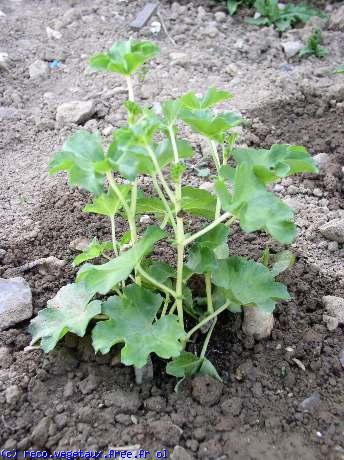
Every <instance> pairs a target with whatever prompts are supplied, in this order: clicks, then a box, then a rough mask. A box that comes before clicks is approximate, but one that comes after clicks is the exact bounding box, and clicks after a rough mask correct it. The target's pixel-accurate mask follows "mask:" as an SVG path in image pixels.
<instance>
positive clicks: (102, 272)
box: [77, 226, 165, 294]
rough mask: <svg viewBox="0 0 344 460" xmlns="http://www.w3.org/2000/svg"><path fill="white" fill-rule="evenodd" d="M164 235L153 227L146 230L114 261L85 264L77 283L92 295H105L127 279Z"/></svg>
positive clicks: (157, 228)
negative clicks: (83, 285)
mask: <svg viewBox="0 0 344 460" xmlns="http://www.w3.org/2000/svg"><path fill="white" fill-rule="evenodd" d="M164 236H165V233H164V232H163V231H162V230H161V229H160V228H159V227H155V226H151V227H149V228H147V230H146V231H145V233H144V234H143V236H142V238H140V239H139V240H138V241H137V242H136V243H135V244H134V245H133V247H132V248H130V249H129V250H128V251H126V252H123V253H122V254H120V255H119V256H118V257H116V259H113V260H111V261H110V262H107V263H105V264H103V265H92V264H85V265H83V266H82V268H81V269H80V270H79V272H78V275H77V281H78V282H80V281H83V282H84V283H85V284H86V286H87V288H88V289H89V290H90V291H91V292H93V293H94V294H95V293H96V292H98V293H99V294H107V293H108V292H109V291H110V290H111V289H112V288H113V287H115V286H116V284H118V283H119V282H120V281H123V280H125V279H127V278H128V276H129V275H130V273H131V272H132V270H133V269H134V267H135V265H137V264H138V263H139V262H140V260H141V259H142V257H143V256H144V255H146V254H147V253H149V252H150V251H151V250H152V248H153V246H154V244H155V243H156V242H157V241H159V240H161V239H162V238H163V237H164Z"/></svg>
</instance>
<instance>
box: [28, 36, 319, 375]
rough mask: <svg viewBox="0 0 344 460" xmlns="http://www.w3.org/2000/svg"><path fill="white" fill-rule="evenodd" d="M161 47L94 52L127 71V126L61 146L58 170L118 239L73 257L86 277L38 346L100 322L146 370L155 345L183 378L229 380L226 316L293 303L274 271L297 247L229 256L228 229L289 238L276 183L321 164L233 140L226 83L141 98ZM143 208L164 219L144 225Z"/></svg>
mask: <svg viewBox="0 0 344 460" xmlns="http://www.w3.org/2000/svg"><path fill="white" fill-rule="evenodd" d="M158 51H159V49H158V47H157V46H156V45H155V44H153V43H151V42H146V41H144V42H138V41H119V42H117V43H115V44H114V45H113V46H112V47H111V49H110V50H109V51H108V52H106V53H100V54H96V55H94V56H92V57H91V59H90V65H91V66H92V67H93V68H95V69H97V70H100V71H108V72H116V73H118V74H120V75H122V76H123V78H124V79H125V81H126V83H127V87H128V100H127V101H126V102H125V103H124V105H125V107H126V109H127V111H128V121H127V124H126V125H125V126H123V127H122V128H119V129H116V130H115V132H114V133H113V138H112V142H111V144H110V146H109V147H108V148H107V149H104V147H103V146H102V142H101V138H100V135H99V134H98V133H89V132H87V131H83V130H81V131H77V132H76V133H74V134H73V135H71V136H70V137H69V138H68V139H67V140H66V141H65V143H64V144H63V147H62V149H61V150H60V151H59V152H57V153H56V155H55V157H54V158H53V160H52V161H51V163H50V173H52V174H55V173H57V172H59V171H67V173H68V175H69V182H70V184H71V186H74V187H75V186H77V187H80V188H82V189H84V190H87V191H88V192H90V193H91V194H93V200H92V201H91V202H90V203H89V204H88V205H87V206H86V207H85V208H84V211H85V212H88V213H95V214H100V215H105V216H107V218H108V219H109V227H110V228H111V233H112V239H111V241H105V242H102V241H98V240H97V239H94V240H93V241H92V243H91V244H90V245H89V247H88V248H87V249H86V250H85V251H84V252H83V253H81V254H80V255H78V256H77V257H76V258H75V260H74V266H75V267H76V266H78V267H79V266H80V268H79V271H78V274H77V276H76V281H75V283H72V284H68V285H66V286H63V287H62V288H61V289H60V290H59V291H58V293H57V294H56V296H55V297H54V298H53V299H51V300H50V301H48V305H47V308H45V309H43V310H41V311H40V312H39V314H38V316H37V317H36V318H34V319H33V320H32V321H31V325H30V332H31V334H32V344H35V343H38V342H39V343H40V345H41V347H42V349H43V350H44V351H45V352H49V351H51V350H53V349H54V348H55V346H56V345H57V343H58V342H59V341H60V340H61V339H62V338H63V337H64V336H65V335H66V334H67V333H69V332H71V333H74V334H76V335H78V336H80V337H82V336H84V335H85V333H86V329H87V328H88V327H90V328H92V343H93V347H94V349H95V352H100V353H108V352H109V351H110V350H111V348H112V347H113V346H114V345H116V344H122V348H121V362H122V363H123V364H125V365H128V366H129V365H132V366H135V367H136V368H142V367H143V366H144V365H145V364H146V362H147V359H148V358H149V356H150V354H151V353H155V354H156V355H158V356H159V357H160V358H163V359H166V360H170V361H169V362H168V364H167V372H168V373H169V374H171V375H174V376H176V377H178V378H184V377H188V376H191V375H193V374H195V373H205V374H209V375H211V376H213V377H214V378H217V379H220V376H219V375H218V373H217V371H216V369H215V367H214V366H213V365H212V364H211V362H210V361H209V360H208V359H207V358H206V350H207V346H208V343H209V340H210V338H211V335H212V333H213V331H214V328H215V324H216V321H217V320H218V318H219V317H220V315H221V314H222V313H225V312H228V311H231V312H240V311H241V310H242V307H251V308H258V309H261V310H263V311H264V312H272V311H273V310H274V308H275V305H276V303H277V302H279V301H287V300H288V299H289V294H288V291H287V288H286V286H284V285H283V284H282V283H280V282H278V281H276V280H275V277H276V276H277V275H278V274H279V273H280V272H281V271H283V270H285V269H286V268H287V267H288V266H289V265H290V264H291V263H292V260H293V257H292V255H291V254H290V253H289V252H288V251H283V252H281V253H280V254H277V255H275V256H274V257H271V256H270V255H269V253H268V251H264V254H263V256H262V259H261V262H256V261H254V260H250V259H246V258H244V257H238V256H235V255H233V254H231V253H230V250H229V246H228V237H229V235H230V227H231V225H232V224H233V223H234V222H236V223H238V224H239V225H240V227H241V229H242V230H243V231H244V232H248V233H251V232H256V231H263V232H266V233H267V234H269V235H270V236H271V237H272V238H273V239H275V240H277V241H279V242H280V243H282V244H289V243H291V242H292V241H293V240H294V238H295V236H296V226H295V224H294V222H293V211H292V210H291V209H290V208H289V207H288V206H287V205H286V204H285V203H284V202H283V201H281V200H280V199H279V198H278V197H277V196H275V195H274V194H273V193H271V192H270V191H268V189H267V188H268V187H269V186H270V185H271V184H273V183H274V182H276V181H278V180H280V179H281V178H283V177H286V176H290V175H293V174H296V173H301V172H308V173H315V172H317V168H316V166H315V164H314V161H313V160H312V158H311V157H310V155H309V154H308V152H307V150H306V149H305V148H304V147H299V146H292V145H287V144H281V145H273V146H272V147H271V148H270V149H269V150H265V149H253V148H235V143H236V139H237V133H236V132H235V130H234V128H235V127H236V126H238V125H239V124H240V123H241V119H240V117H239V116H238V115H236V114H235V113H233V112H228V111H223V112H218V111H216V112H215V111H214V107H215V106H216V105H218V104H220V103H222V102H224V101H228V100H229V99H230V98H231V94H229V93H228V92H227V91H222V90H219V89H216V88H209V89H208V90H207V91H206V93H205V94H204V95H203V96H202V97H198V96H196V94H195V93H193V92H189V93H187V94H184V95H183V96H181V97H179V98H177V99H175V100H167V101H164V102H162V103H161V111H159V113H157V112H156V111H154V110H153V109H148V108H145V107H142V106H141V105H139V104H138V103H137V102H135V98H134V90H133V84H132V78H131V77H132V75H133V73H134V72H135V71H136V70H137V69H138V68H139V67H140V66H142V65H143V64H144V63H146V62H147V61H148V60H150V59H152V58H154V56H155V55H156V54H157V53H158ZM182 123H183V124H185V125H187V126H188V127H189V128H191V129H192V130H193V131H194V132H196V133H198V134H199V135H201V136H203V137H204V138H205V139H206V140H207V141H208V144H209V152H210V157H211V158H212V162H213V171H215V172H214V174H213V176H212V178H213V183H214V193H210V192H209V191H206V190H202V189H200V188H197V187H191V186H189V185H187V184H186V183H185V172H186V170H187V167H188V164H189V161H190V160H191V158H192V157H193V154H194V152H193V149H192V146H191V145H190V144H189V142H188V141H187V140H185V139H182V138H181V136H180V129H179V128H180V125H181V124H182ZM230 158H231V162H230V163H231V164H229V161H228V160H229V159H230ZM189 167H191V166H189ZM142 175H145V176H146V177H147V176H148V177H150V181H151V186H152V189H153V190H154V194H147V193H146V192H145V191H144V190H141V189H140V187H139V178H140V176H142ZM118 214H120V215H122V216H125V218H126V221H127V223H128V227H129V230H128V231H127V232H125V233H124V234H123V235H118V234H117V231H116V215H118ZM142 214H151V215H152V216H154V218H155V221H156V222H157V225H149V226H147V228H146V230H145V231H144V232H143V233H142V232H141V231H140V229H139V227H138V222H139V220H140V216H141V215H142ZM192 216H194V217H196V218H202V221H204V219H206V220H207V222H208V223H206V224H205V225H203V226H201V224H199V226H200V228H199V230H197V231H195V232H190V231H189V230H188V228H187V225H186V224H187V222H188V221H189V220H190V217H192ZM161 240H165V242H167V243H168V244H170V245H171V247H172V248H175V253H176V264H175V266H172V265H169V264H167V263H166V262H164V261H162V260H157V259H156V258H153V257H151V254H152V252H153V250H154V247H155V245H156V244H158V243H159V242H160V241H161ZM92 261H93V263H92ZM193 275H197V276H199V277H202V278H203V281H204V296H203V297H202V298H197V297H196V296H194V294H195V293H193V292H192V291H191V289H190V278H191V277H192V276H193ZM197 294H199V293H197ZM196 332H198V333H204V334H205V338H204V343H203V346H202V347H201V350H200V352H199V354H197V355H196V354H194V353H191V352H190V351H188V344H189V342H190V340H191V339H192V338H193V336H194V334H195V333H196Z"/></svg>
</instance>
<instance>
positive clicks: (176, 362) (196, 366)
mask: <svg viewBox="0 0 344 460" xmlns="http://www.w3.org/2000/svg"><path fill="white" fill-rule="evenodd" d="M166 373H167V374H169V375H173V376H174V377H177V378H188V377H192V376H193V375H195V374H203V375H204V374H206V375H209V376H210V377H213V378H214V379H216V380H219V381H220V382H222V379H221V377H220V376H219V374H218V372H217V370H216V369H215V367H214V365H213V364H212V363H211V362H210V361H209V360H208V359H207V358H198V357H197V356H195V355H194V354H193V353H190V352H188V351H182V352H181V354H180V355H179V356H178V357H177V358H175V359H173V360H172V361H170V362H169V363H167V366H166Z"/></svg>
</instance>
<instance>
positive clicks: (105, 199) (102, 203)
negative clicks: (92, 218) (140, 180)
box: [83, 184, 131, 217]
mask: <svg viewBox="0 0 344 460" xmlns="http://www.w3.org/2000/svg"><path fill="white" fill-rule="evenodd" d="M117 187H118V188H119V190H120V191H121V193H122V195H123V198H126V197H127V196H128V194H129V192H130V190H131V186H130V185H128V184H117ZM121 208H122V204H121V202H120V200H119V198H118V197H117V195H116V193H115V192H114V190H113V189H112V188H111V187H110V188H109V189H108V191H107V192H106V193H102V194H101V195H98V196H97V197H95V198H94V200H93V202H92V203H89V204H87V205H86V206H85V207H84V209H83V211H85V212H90V213H95V214H102V215H103V216H108V217H110V216H114V215H115V214H117V212H118V211H119V210H120V209H121Z"/></svg>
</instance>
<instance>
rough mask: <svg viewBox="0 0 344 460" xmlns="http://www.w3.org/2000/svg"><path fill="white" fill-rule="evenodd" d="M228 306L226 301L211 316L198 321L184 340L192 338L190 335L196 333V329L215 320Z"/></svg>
mask: <svg viewBox="0 0 344 460" xmlns="http://www.w3.org/2000/svg"><path fill="white" fill-rule="evenodd" d="M228 305H229V301H228V300H227V302H226V303H224V304H223V305H222V307H220V308H218V309H217V310H215V311H214V313H212V314H211V315H209V316H207V317H206V318H204V319H202V321H200V322H199V323H198V324H196V326H195V327H193V328H192V329H191V330H190V331H189V332H188V333H187V336H186V339H185V340H189V339H190V337H191V336H192V334H194V333H195V332H196V331H198V329H201V327H202V326H204V325H205V324H207V323H208V322H209V321H211V320H212V319H213V318H216V317H217V316H218V315H219V314H220V313H222V312H223V311H224V310H226V308H227V307H228Z"/></svg>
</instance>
